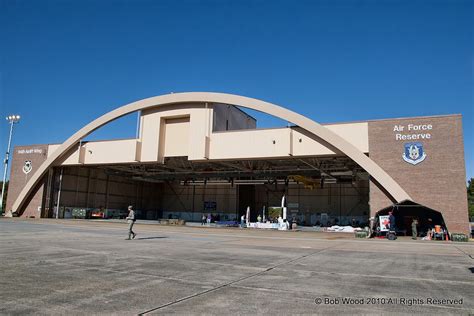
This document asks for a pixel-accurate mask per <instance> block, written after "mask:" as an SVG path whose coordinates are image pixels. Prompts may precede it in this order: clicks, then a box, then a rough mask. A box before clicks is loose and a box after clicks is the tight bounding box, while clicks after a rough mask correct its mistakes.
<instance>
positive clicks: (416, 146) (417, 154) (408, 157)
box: [403, 143, 426, 165]
mask: <svg viewBox="0 0 474 316" xmlns="http://www.w3.org/2000/svg"><path fill="white" fill-rule="evenodd" d="M425 158H426V153H425V151H424V150H423V144H422V143H406V144H405V152H404V153H403V160H405V161H406V162H408V163H411V164H412V165H417V164H419V163H420V162H422V161H423V160H425Z"/></svg>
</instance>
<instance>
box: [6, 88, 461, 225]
mask: <svg viewBox="0 0 474 316" xmlns="http://www.w3.org/2000/svg"><path fill="white" fill-rule="evenodd" d="M157 98H161V97H157ZM164 98H165V99H166V102H163V105H161V106H158V105H156V106H154V105H153V104H159V103H160V102H159V100H158V99H154V100H151V99H147V100H143V101H139V102H136V103H134V104H131V105H128V106H125V107H122V108H119V109H117V110H116V111H117V114H114V113H112V112H111V113H112V114H114V115H109V114H107V115H104V119H102V118H99V119H98V120H97V122H98V123H97V124H95V121H94V122H92V123H91V124H90V126H92V127H91V128H88V127H85V128H84V129H83V130H84V132H82V131H83V130H81V131H79V132H78V133H76V134H75V135H73V136H72V137H71V139H70V140H68V141H67V142H65V143H64V144H63V145H37V146H22V147H15V150H14V153H13V162H12V171H11V176H10V179H11V190H10V192H9V195H8V201H7V205H6V207H7V210H10V209H11V210H13V211H17V212H18V213H20V214H22V216H28V217H32V216H34V217H39V216H43V217H51V216H56V215H55V214H56V211H57V210H58V203H57V202H58V201H59V212H58V215H60V216H62V217H67V216H68V215H67V214H68V210H70V209H74V208H84V209H104V210H110V214H116V213H117V212H119V211H120V210H121V209H125V208H126V206H127V205H128V204H133V205H135V206H136V208H137V209H138V210H139V211H140V212H141V215H140V216H141V218H143V219H157V218H163V217H164V218H167V217H180V218H184V219H186V220H199V218H200V217H201V215H202V214H203V213H215V214H218V215H219V217H222V218H223V219H226V220H233V219H236V218H238V217H239V216H240V214H241V213H242V212H243V210H244V209H246V207H247V206H251V208H252V209H253V210H255V212H254V214H255V217H256V214H257V213H258V212H261V210H262V209H263V208H264V207H271V206H278V204H279V201H280V200H281V196H282V195H283V194H285V195H286V196H287V197H288V201H289V203H290V205H291V207H289V208H290V212H291V215H292V216H294V217H296V218H298V219H299V221H300V222H301V223H304V224H307V225H314V224H317V222H320V223H321V221H323V220H324V221H327V220H329V221H333V223H340V224H347V223H349V222H350V221H354V220H356V221H358V222H360V223H361V224H362V223H364V222H366V221H367V220H368V217H369V216H370V215H374V214H375V212H377V211H378V210H379V209H381V208H384V207H386V206H389V205H391V204H392V203H394V202H401V201H403V200H405V199H410V200H413V201H415V202H417V203H419V204H423V205H425V206H427V207H430V208H432V209H434V210H437V211H439V212H441V213H442V214H443V217H444V219H445V222H446V225H447V227H448V229H450V230H451V231H462V232H467V231H468V218H467V216H468V215H467V200H466V190H465V184H464V182H465V166H464V147H463V139H462V122H461V116H460V115H447V116H437V117H417V118H406V119H393V120H379V121H366V122H356V123H341V124H329V125H324V126H321V125H318V124H317V123H315V122H313V121H309V120H308V119H306V118H304V117H301V116H298V115H297V114H294V113H292V112H288V111H286V110H284V109H282V108H271V107H270V106H269V107H268V109H269V110H268V111H266V112H267V113H269V114H272V115H277V114H281V115H280V117H284V118H288V119H289V120H290V119H291V122H292V123H294V124H296V126H295V125H292V126H291V127H284V128H272V129H258V128H257V125H256V120H255V119H254V118H253V117H251V116H250V115H248V114H247V113H245V112H244V111H242V110H241V109H240V108H239V107H236V106H235V105H240V103H242V106H243V107H244V108H245V107H248V108H253V109H258V110H262V109H265V110H266V109H267V108H266V107H263V108H260V107H259V106H260V104H259V103H258V102H260V103H262V104H263V106H267V105H268V104H266V103H264V102H262V101H258V100H254V99H248V98H244V97H238V96H232V95H219V94H217V95H216V94H199V93H198V94H192V95H191V96H190V95H186V96H176V95H173V96H169V97H168V96H164ZM169 98H172V102H171V101H169V100H168V99H169ZM208 99H209V100H211V99H212V100H214V102H204V101H206V100H208ZM150 100H151V101H150ZM160 100H161V99H160ZM180 100H184V101H180ZM191 100H195V102H191ZM203 100H204V101H203ZM152 101H153V102H154V103H151V102H152ZM178 101H179V102H178ZM224 101H228V103H227V102H224ZM257 101H258V102H257ZM140 102H141V103H142V104H140ZM121 109H124V110H121ZM136 109H140V110H141V112H140V113H141V119H140V128H139V130H140V133H139V136H138V138H137V139H125V140H111V141H96V142H92V141H91V142H86V141H79V142H76V140H77V139H78V140H81V139H82V137H84V136H82V135H86V134H87V133H88V132H89V131H90V130H93V129H94V128H97V126H101V125H103V124H106V122H107V121H108V120H110V119H113V117H114V116H117V117H118V116H120V115H124V114H126V111H131V110H136ZM270 110H271V111H270ZM113 112H114V111H113ZM287 112H288V113H287ZM109 117H110V118H109ZM313 123H314V125H312V124H313ZM81 133H82V134H81ZM66 144H67V146H66ZM28 161H31V166H32V169H31V171H28V170H27V169H28V167H25V164H27V162H28ZM41 164H42V165H41ZM38 167H40V168H38ZM24 168H26V171H28V173H25V172H24V171H23V169H24ZM38 169H40V171H39V173H38V174H36V176H35V177H36V178H37V179H35V178H34V177H33V178H32V180H31V181H30V182H28V180H29V179H30V178H31V177H32V176H33V175H35V171H37V170H38ZM61 174H62V176H61ZM369 179H370V180H369ZM374 183H376V184H377V185H374ZM114 212H115V213H114ZM140 212H139V213H140Z"/></svg>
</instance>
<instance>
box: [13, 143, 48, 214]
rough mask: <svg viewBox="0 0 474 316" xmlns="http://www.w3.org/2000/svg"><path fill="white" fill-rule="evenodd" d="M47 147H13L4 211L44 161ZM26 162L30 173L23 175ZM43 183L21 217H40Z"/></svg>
mask: <svg viewBox="0 0 474 316" xmlns="http://www.w3.org/2000/svg"><path fill="white" fill-rule="evenodd" d="M47 155H48V145H31V146H15V147H14V148H13V152H12V157H11V170H10V183H9V187H8V196H7V202H6V208H5V210H7V211H9V210H10V209H11V207H12V204H13V202H15V199H16V198H17V196H18V195H19V194H20V192H21V190H22V189H23V187H24V186H25V185H26V183H27V182H28V180H29V179H30V178H31V177H32V176H33V175H34V174H35V172H36V170H38V167H39V166H40V165H41V164H42V163H43V162H44V161H45V160H46V158H47ZM26 161H31V166H32V168H31V171H30V172H29V173H25V172H24V171H23V167H24V166H25V162H26ZM44 187H45V184H44V181H43V182H42V183H41V185H40V186H39V187H38V189H37V191H36V193H35V194H34V196H33V198H32V199H31V201H30V203H28V206H27V207H26V209H25V211H24V212H23V214H22V215H21V216H22V217H32V216H34V217H37V218H38V217H40V216H41V205H42V200H43V191H44V190H43V189H44Z"/></svg>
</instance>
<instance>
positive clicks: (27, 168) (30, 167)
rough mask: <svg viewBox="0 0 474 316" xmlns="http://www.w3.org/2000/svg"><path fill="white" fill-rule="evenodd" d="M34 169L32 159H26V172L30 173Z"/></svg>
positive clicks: (24, 166)
mask: <svg viewBox="0 0 474 316" xmlns="http://www.w3.org/2000/svg"><path fill="white" fill-rule="evenodd" d="M32 169H33V165H32V164H31V160H26V161H25V164H24V165H23V172H24V173H25V174H28V173H30V171H31V170H32Z"/></svg>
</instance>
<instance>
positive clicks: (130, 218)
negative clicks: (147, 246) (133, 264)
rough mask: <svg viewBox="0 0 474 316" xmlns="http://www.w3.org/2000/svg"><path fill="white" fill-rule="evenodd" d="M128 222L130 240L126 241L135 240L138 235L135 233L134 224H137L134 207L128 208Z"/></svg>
mask: <svg viewBox="0 0 474 316" xmlns="http://www.w3.org/2000/svg"><path fill="white" fill-rule="evenodd" d="M126 220H127V223H128V238H126V239H125V240H130V239H135V236H137V234H135V232H134V231H133V224H135V221H136V219H135V211H134V210H133V207H132V206H131V205H130V206H129V207H128V216H127V218H126Z"/></svg>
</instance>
